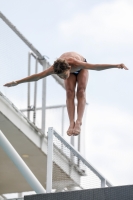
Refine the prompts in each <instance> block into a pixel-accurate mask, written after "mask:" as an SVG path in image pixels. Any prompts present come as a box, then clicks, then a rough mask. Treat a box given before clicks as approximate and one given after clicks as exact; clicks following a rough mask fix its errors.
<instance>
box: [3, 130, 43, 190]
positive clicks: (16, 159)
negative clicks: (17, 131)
mask: <svg viewBox="0 0 133 200" xmlns="http://www.w3.org/2000/svg"><path fill="white" fill-rule="evenodd" d="M0 146H1V147H2V149H3V150H4V151H5V153H6V154H7V155H8V156H9V158H10V159H11V160H12V161H13V163H14V164H15V165H16V167H17V168H18V170H19V171H20V172H21V174H22V175H23V176H24V178H25V179H26V181H27V182H28V183H29V185H30V186H31V188H32V189H33V190H34V191H35V192H36V193H38V194H39V193H45V192H46V191H45V189H44V188H43V186H42V185H41V184H40V182H39V181H38V180H37V178H36V177H35V176H34V174H33V173H32V172H31V170H30V169H29V168H28V166H27V165H26V164H25V162H24V161H23V159H22V158H21V157H20V155H19V154H18V153H17V152H16V150H15V149H14V148H13V146H12V145H11V144H10V142H9V141H8V140H7V138H6V137H5V136H4V134H3V133H2V132H1V131H0Z"/></svg>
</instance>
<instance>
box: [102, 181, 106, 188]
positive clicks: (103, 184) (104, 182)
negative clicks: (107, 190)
mask: <svg viewBox="0 0 133 200" xmlns="http://www.w3.org/2000/svg"><path fill="white" fill-rule="evenodd" d="M105 186H106V179H101V188H104V187H105Z"/></svg>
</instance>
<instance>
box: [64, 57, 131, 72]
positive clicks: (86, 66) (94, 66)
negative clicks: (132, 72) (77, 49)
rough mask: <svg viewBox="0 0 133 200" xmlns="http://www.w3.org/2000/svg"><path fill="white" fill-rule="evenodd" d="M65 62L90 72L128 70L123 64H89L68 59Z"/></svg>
mask: <svg viewBox="0 0 133 200" xmlns="http://www.w3.org/2000/svg"><path fill="white" fill-rule="evenodd" d="M67 62H68V63H69V64H70V65H71V64H72V65H74V66H80V67H81V68H82V69H90V70H98V71H100V70H105V69H111V68H118V69H125V70H128V68H127V67H126V66H125V65H124V64H90V63H88V62H82V61H80V60H77V59H74V58H69V59H68V60H67Z"/></svg>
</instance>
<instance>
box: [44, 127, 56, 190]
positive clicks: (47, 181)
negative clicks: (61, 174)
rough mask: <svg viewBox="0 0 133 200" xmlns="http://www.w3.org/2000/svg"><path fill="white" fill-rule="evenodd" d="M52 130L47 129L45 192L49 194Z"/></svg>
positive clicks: (50, 188) (51, 165) (50, 187)
mask: <svg viewBox="0 0 133 200" xmlns="http://www.w3.org/2000/svg"><path fill="white" fill-rule="evenodd" d="M53 131H54V130H53V128H51V127H50V128H49V129H48V147H47V180H46V192H47V193H51V190H52V175H53Z"/></svg>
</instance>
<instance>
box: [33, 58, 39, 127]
mask: <svg viewBox="0 0 133 200" xmlns="http://www.w3.org/2000/svg"><path fill="white" fill-rule="evenodd" d="M37 72H38V60H37V58H36V66H35V74H37ZM36 102H37V81H35V85H34V112H33V123H34V124H36Z"/></svg>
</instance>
